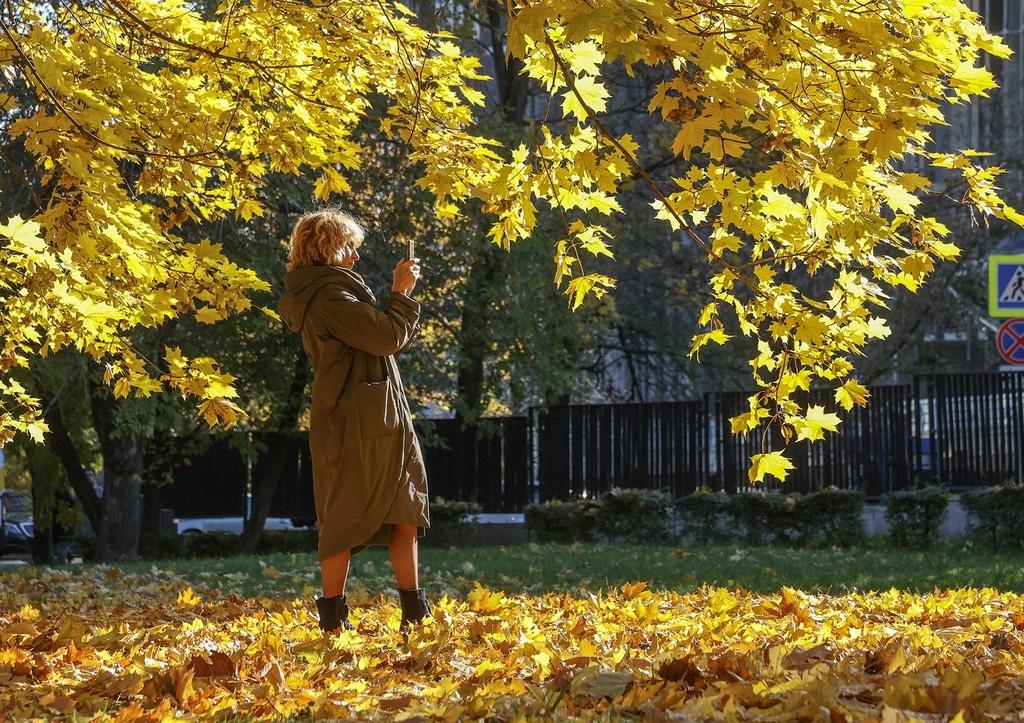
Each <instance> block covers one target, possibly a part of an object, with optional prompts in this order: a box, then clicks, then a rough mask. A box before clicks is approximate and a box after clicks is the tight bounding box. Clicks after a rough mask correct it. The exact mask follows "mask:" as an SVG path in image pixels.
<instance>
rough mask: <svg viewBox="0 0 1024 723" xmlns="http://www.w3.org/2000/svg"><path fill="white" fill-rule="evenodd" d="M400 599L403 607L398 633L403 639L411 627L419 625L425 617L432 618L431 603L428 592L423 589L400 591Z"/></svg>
mask: <svg viewBox="0 0 1024 723" xmlns="http://www.w3.org/2000/svg"><path fill="white" fill-rule="evenodd" d="M398 599H399V602H400V604H401V606H402V622H401V623H400V624H399V626H398V632H400V633H402V635H403V637H404V636H405V635H406V634H407V633H408V630H409V626H411V625H413V624H415V623H418V622H419V621H420V620H422V619H423V618H425V617H432V616H433V612H432V611H431V609H430V603H429V602H427V597H426V590H424V589H423V588H422V587H417V588H413V589H412V590H403V589H401V588H399V589H398Z"/></svg>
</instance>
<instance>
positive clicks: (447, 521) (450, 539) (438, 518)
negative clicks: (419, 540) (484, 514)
mask: <svg viewBox="0 0 1024 723" xmlns="http://www.w3.org/2000/svg"><path fill="white" fill-rule="evenodd" d="M480 512H481V507H480V505H479V504H477V503H476V502H461V501H459V500H446V499H444V498H443V497H435V498H434V499H433V501H431V503H430V528H429V529H428V530H427V534H426V536H425V537H424V538H423V544H424V545H432V546H443V547H447V546H449V545H456V546H458V545H465V544H466V543H467V542H469V540H470V538H471V537H472V536H473V531H474V530H475V529H476V527H477V525H478V524H479V523H478V522H476V521H475V520H472V519H470V518H469V516H470V515H476V514H480Z"/></svg>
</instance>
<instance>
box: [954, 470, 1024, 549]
mask: <svg viewBox="0 0 1024 723" xmlns="http://www.w3.org/2000/svg"><path fill="white" fill-rule="evenodd" d="M960 503H961V504H962V505H963V506H964V510H965V511H966V512H967V514H968V535H969V536H970V537H971V538H972V539H973V540H974V541H976V542H979V543H981V544H982V545H985V546H986V547H988V548H990V549H992V550H1005V549H1019V548H1021V547H1024V487H1021V486H1018V485H1002V486H995V487H988V488H986V489H980V490H971V491H969V492H964V493H963V494H961V495H960Z"/></svg>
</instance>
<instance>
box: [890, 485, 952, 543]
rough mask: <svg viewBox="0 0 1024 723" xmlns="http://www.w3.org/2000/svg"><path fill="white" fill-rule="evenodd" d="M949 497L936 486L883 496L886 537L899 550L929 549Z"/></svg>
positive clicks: (935, 536) (936, 534)
mask: <svg viewBox="0 0 1024 723" xmlns="http://www.w3.org/2000/svg"><path fill="white" fill-rule="evenodd" d="M948 505H949V495H948V494H947V493H946V491H945V490H943V489H942V488H940V487H934V486H929V487H921V488H920V489H916V490H909V491H906V492H890V493H889V494H888V495H887V496H886V504H885V519H886V522H888V523H889V536H890V537H891V538H892V541H893V544H895V545H898V546H900V547H931V546H933V545H934V544H935V542H936V541H937V540H938V537H939V529H940V528H941V527H942V522H943V520H944V519H945V518H946V510H947V507H948Z"/></svg>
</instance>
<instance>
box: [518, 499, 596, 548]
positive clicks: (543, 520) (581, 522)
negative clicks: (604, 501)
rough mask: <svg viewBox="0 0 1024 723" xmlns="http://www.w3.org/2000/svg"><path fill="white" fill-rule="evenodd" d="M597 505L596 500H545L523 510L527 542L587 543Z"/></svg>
mask: <svg viewBox="0 0 1024 723" xmlns="http://www.w3.org/2000/svg"><path fill="white" fill-rule="evenodd" d="M600 505H601V503H600V502H598V501H597V500H588V499H570V500H549V501H547V502H541V503H539V504H529V505H526V507H525V508H524V509H523V521H524V523H525V524H526V534H527V537H528V539H530V540H531V541H534V542H577V541H579V542H591V541H593V540H594V539H595V529H594V528H595V520H596V514H597V510H598V508H599V507H600Z"/></svg>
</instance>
